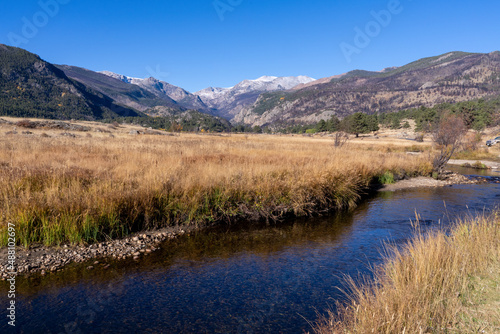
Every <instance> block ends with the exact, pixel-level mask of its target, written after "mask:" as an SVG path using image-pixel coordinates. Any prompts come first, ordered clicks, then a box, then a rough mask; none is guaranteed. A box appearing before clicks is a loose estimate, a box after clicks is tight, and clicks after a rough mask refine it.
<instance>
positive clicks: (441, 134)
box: [432, 114, 467, 175]
mask: <svg viewBox="0 0 500 334" xmlns="http://www.w3.org/2000/svg"><path fill="white" fill-rule="evenodd" d="M466 134H467V127H466V126H465V124H464V121H463V120H462V119H461V118H460V117H458V116H455V115H452V114H447V115H445V116H443V118H442V119H441V121H440V122H439V123H438V125H437V127H436V128H435V130H434V131H433V133H432V139H433V140H434V143H435V144H436V145H437V147H438V148H439V153H438V154H437V155H436V156H435V157H434V161H433V163H432V165H433V169H434V172H437V173H438V175H440V174H442V172H443V169H444V166H445V165H446V164H447V163H448V161H449V160H450V158H451V156H452V155H453V153H455V151H456V150H457V149H458V148H459V147H460V144H461V142H462V139H463V137H464V136H465V135H466Z"/></svg>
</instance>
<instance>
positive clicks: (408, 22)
mask: <svg viewBox="0 0 500 334" xmlns="http://www.w3.org/2000/svg"><path fill="white" fill-rule="evenodd" d="M373 13H375V15H373ZM498 13H500V2H499V1H497V0H485V1H481V2H473V1H457V0H454V1H449V0H445V1H435V0H434V1H430V0H399V1H398V0H390V1H389V0H382V1H379V0H375V1H373V0H372V1H367V0H359V1H338V0H337V1H336V0H325V1H323V0H321V1H319V0H308V1H296V0H287V1H281V0H276V1H269V0H195V1H189V0H182V1H177V0H149V1H137V0H134V1H130V0H113V1H111V0H100V1H96V0H85V1H84V0H41V1H31V0H23V1H18V2H12V4H9V5H8V7H5V4H4V8H3V10H2V11H1V13H0V22H1V24H0V43H3V44H8V45H14V44H16V45H18V46H19V47H22V48H24V49H27V50H28V51H31V52H34V53H36V54H38V55H40V56H41V57H42V58H43V59H45V60H47V61H49V62H52V63H56V64H69V65H75V66H81V67H85V68H88V69H91V70H95V71H100V70H110V71H113V72H117V73H120V74H125V75H128V76H133V77H141V78H142V77H149V76H155V77H157V78H158V79H161V80H164V81H167V82H170V83H172V84H174V85H177V86H180V87H183V88H185V89H187V90H189V91H192V92H194V91H197V90H200V89H203V88H206V87H209V86H214V87H229V86H233V85H234V84H236V83H238V82H239V81H241V80H244V79H256V78H258V77H260V76H262V75H274V76H291V75H308V76H311V77H314V78H318V79H319V78H322V77H327V76H331V75H335V74H341V73H344V72H347V71H350V70H353V69H365V70H381V69H383V68H385V67H389V66H400V65H404V64H406V63H409V62H411V61H414V60H417V59H419V58H423V57H428V56H434V55H438V54H442V53H446V52H449V51H468V52H491V51H495V50H500V45H499V44H500V43H499V42H500V38H499V35H500V34H499V33H500V21H499V20H498ZM387 14H389V15H387ZM376 16H378V20H377V19H376ZM30 28H31V30H30ZM359 31H361V33H359ZM363 35H364V36H363ZM346 55H347V56H346Z"/></svg>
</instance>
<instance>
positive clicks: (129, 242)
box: [0, 226, 196, 280]
mask: <svg viewBox="0 0 500 334" xmlns="http://www.w3.org/2000/svg"><path fill="white" fill-rule="evenodd" d="M195 229H196V227H194V226H183V227H171V228H165V229H161V230H158V231H154V232H141V233H137V234H134V235H133V236H130V237H128V238H125V239H120V240H111V241H108V242H101V243H98V244H93V245H89V246H81V245H77V246H70V245H64V246H61V247H45V246H43V245H33V246H31V247H30V248H28V249H26V248H24V247H16V260H15V265H16V266H17V274H18V275H24V276H28V275H31V274H34V273H40V274H41V275H46V274H48V273H49V272H56V271H60V270H62V269H63V267H64V266H66V265H68V264H70V263H84V262H89V266H88V267H87V269H88V270H92V269H94V266H95V265H98V264H101V265H102V264H104V268H106V267H107V266H109V265H106V263H105V261H106V260H109V259H114V260H125V259H127V258H132V259H134V260H140V258H141V257H143V256H147V255H148V254H150V253H152V252H154V251H156V250H157V249H159V247H160V244H161V243H163V242H165V241H167V240H171V239H174V238H176V237H178V236H180V235H183V234H185V233H190V232H192V231H193V230H195ZM0 258H1V259H2V263H1V264H0V273H1V274H0V275H1V277H0V279H2V280H5V279H6V278H9V277H10V275H9V274H8V271H7V258H8V249H7V248H6V247H5V248H2V249H1V250H0ZM101 262H103V263H101Z"/></svg>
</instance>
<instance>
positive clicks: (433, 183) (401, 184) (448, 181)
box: [380, 173, 481, 191]
mask: <svg viewBox="0 0 500 334" xmlns="http://www.w3.org/2000/svg"><path fill="white" fill-rule="evenodd" d="M480 182H481V181H480V180H475V179H469V178H467V177H465V176H463V175H460V174H456V173H448V174H446V175H445V177H444V179H443V180H436V179H433V178H432V177H423V176H421V177H416V178H413V179H409V180H401V181H398V182H396V183H394V184H387V185H385V186H383V187H382V188H381V189H380V191H396V190H402V189H411V188H422V187H446V186H451V185H453V184H477V183H480Z"/></svg>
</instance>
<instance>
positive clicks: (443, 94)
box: [232, 51, 500, 126]
mask: <svg viewBox="0 0 500 334" xmlns="http://www.w3.org/2000/svg"><path fill="white" fill-rule="evenodd" d="M498 94H500V52H498V51H496V52H492V53H489V54H481V53H465V52H450V53H447V54H444V55H440V56H436V57H430V58H424V59H420V60H418V61H415V62H412V63H410V64H408V65H405V66H402V67H393V68H388V69H384V70H382V71H380V72H371V71H361V70H356V71H352V72H349V73H345V74H342V75H337V76H333V77H329V78H324V79H320V80H317V81H314V82H310V83H307V84H304V85H300V86H296V87H295V88H293V89H291V90H287V91H282V92H271V93H265V94H261V95H260V96H259V98H258V100H257V101H256V102H255V103H254V104H253V105H251V106H249V107H248V108H245V109H244V110H241V111H240V112H239V113H238V114H237V115H235V117H234V118H233V120H232V121H233V122H235V123H244V124H248V125H260V126H262V125H276V124H297V123H299V124H301V123H302V124H304V123H313V122H317V121H319V120H321V119H328V118H330V117H331V116H333V115H335V116H337V117H339V118H342V117H345V116H347V115H350V114H353V113H356V112H364V113H367V114H375V113H386V112H393V111H399V110H402V109H410V108H417V107H421V106H425V107H432V106H434V105H437V104H441V103H456V102H461V101H468V100H473V99H478V98H485V97H488V96H495V95H498Z"/></svg>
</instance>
